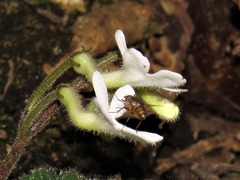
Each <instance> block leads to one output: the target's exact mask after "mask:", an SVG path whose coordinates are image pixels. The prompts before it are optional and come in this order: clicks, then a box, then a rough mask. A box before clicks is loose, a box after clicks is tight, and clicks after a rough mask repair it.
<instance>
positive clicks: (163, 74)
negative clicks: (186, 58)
mask: <svg viewBox="0 0 240 180" xmlns="http://www.w3.org/2000/svg"><path fill="white" fill-rule="evenodd" d="M127 83H128V84H131V85H132V86H133V87H136V86H138V87H159V88H163V89H166V90H168V91H172V92H185V91H186V90H185V89H184V90H181V89H178V90H179V91H176V90H175V89H176V88H175V87H178V86H182V85H184V84H185V83H186V79H184V78H183V77H182V75H180V74H178V73H175V72H172V71H168V70H161V71H159V72H157V73H154V74H146V75H145V76H144V77H141V78H139V77H136V76H131V79H129V80H128V82H127Z"/></svg>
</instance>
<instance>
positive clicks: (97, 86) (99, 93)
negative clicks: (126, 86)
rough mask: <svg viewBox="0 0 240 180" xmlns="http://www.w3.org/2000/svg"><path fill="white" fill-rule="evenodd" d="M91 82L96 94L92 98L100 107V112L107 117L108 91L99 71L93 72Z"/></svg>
mask: <svg viewBox="0 0 240 180" xmlns="http://www.w3.org/2000/svg"><path fill="white" fill-rule="evenodd" d="M92 83H93V88H94V91H95V94H96V98H95V99H94V100H95V102H96V103H97V104H98V107H99V108H100V109H101V111H102V113H103V114H104V115H105V116H106V117H109V113H108V109H109V104H108V92H107V87H106V84H105V82H104V79H103V77H102V75H101V74H100V72H98V71H95V72H94V73H93V78H92Z"/></svg>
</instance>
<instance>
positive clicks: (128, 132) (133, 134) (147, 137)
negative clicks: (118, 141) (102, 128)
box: [114, 121, 163, 144]
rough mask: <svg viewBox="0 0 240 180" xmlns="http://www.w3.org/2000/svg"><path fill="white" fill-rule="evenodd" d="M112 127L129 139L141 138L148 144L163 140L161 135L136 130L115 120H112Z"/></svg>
mask: <svg viewBox="0 0 240 180" xmlns="http://www.w3.org/2000/svg"><path fill="white" fill-rule="evenodd" d="M114 127H115V129H116V130H118V131H121V132H122V133H123V134H124V135H125V136H127V137H129V138H130V139H135V140H137V141H139V140H142V141H145V142H147V143H150V144H156V143H157V142H160V141H162V140H163V137H162V136H160V135H158V134H155V133H149V132H144V131H136V130H135V129H131V128H129V127H127V126H124V125H122V124H120V123H118V122H117V121H116V122H115V121H114Z"/></svg>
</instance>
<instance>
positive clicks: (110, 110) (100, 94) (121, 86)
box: [59, 30, 187, 144]
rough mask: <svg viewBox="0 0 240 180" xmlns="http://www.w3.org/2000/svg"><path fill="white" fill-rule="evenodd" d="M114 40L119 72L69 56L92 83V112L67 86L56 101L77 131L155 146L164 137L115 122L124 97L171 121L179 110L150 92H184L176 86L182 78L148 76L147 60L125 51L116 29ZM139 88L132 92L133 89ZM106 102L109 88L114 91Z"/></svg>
mask: <svg viewBox="0 0 240 180" xmlns="http://www.w3.org/2000/svg"><path fill="white" fill-rule="evenodd" d="M115 39H116V42H117V45H118V48H119V50H120V53H121V55H122V60H123V66H122V68H121V69H119V70H115V71H110V72H100V71H101V70H100V69H98V68H97V66H96V62H95V61H94V60H93V59H92V58H91V56H90V55H89V54H87V53H79V54H76V55H75V56H73V57H72V59H71V60H72V64H73V69H74V70H75V71H76V72H78V73H80V74H82V75H85V76H86V78H87V79H88V80H89V81H90V82H91V83H92V85H93V88H94V91H95V96H96V97H95V98H94V100H93V102H94V107H95V109H93V110H89V109H85V108H84V107H82V104H81V97H80V96H79V95H78V94H77V93H76V92H75V91H74V90H73V88H72V87H70V86H62V87H60V88H59V99H60V101H61V102H62V104H63V105H65V107H66V108H67V110H68V114H69V116H70V118H71V120H72V122H73V123H74V124H75V125H76V126H77V127H79V128H81V129H85V130H91V131H95V132H103V133H106V134H111V135H113V136H118V137H121V138H126V139H128V140H130V141H141V142H146V143H149V144H156V143H157V142H160V141H162V139H163V137H162V136H160V135H158V134H156V133H150V132H145V131H138V130H135V129H131V128H129V127H127V126H124V125H122V124H121V123H119V122H118V121H117V120H118V118H120V117H122V116H123V115H124V114H125V113H126V111H129V108H127V107H126V103H125V100H126V97H129V96H133V97H134V96H139V97H140V98H141V99H142V100H143V101H144V102H145V103H146V104H149V105H151V104H153V105H154V106H150V107H151V108H152V110H153V111H154V112H155V113H156V114H157V115H158V116H159V117H161V118H162V119H164V120H167V121H171V120H175V119H176V118H177V117H178V116H179V108H178V106H176V105H175V104H174V103H172V102H171V101H169V100H168V99H165V98H163V97H161V96H159V95H158V94H156V93H154V91H151V90H149V89H163V90H165V91H169V92H175V93H181V92H186V91H187V90H186V89H181V88H179V87H181V86H183V85H184V84H185V83H186V79H184V78H183V77H182V75H180V74H178V73H175V72H172V71H169V70H160V71H158V72H156V73H153V74H150V73H149V69H150V63H149V60H148V59H147V58H146V57H145V56H144V55H143V54H142V53H141V52H140V51H138V50H136V49H135V48H128V47H127V45H126V40H125V36H124V34H123V32H122V31H121V30H117V31H116V33H115ZM136 87H137V88H138V89H137V90H136V92H135V90H134V88H136ZM116 88H118V89H117V90H116V92H115V94H114V95H113V97H112V100H111V101H110V103H109V95H108V89H116Z"/></svg>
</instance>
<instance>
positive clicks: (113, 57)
mask: <svg viewBox="0 0 240 180" xmlns="http://www.w3.org/2000/svg"><path fill="white" fill-rule="evenodd" d="M117 60H119V55H118V53H117V52H116V51H113V52H110V53H108V54H107V55H106V56H104V57H103V58H101V59H99V60H97V61H96V62H97V67H98V68H104V67H106V66H107V65H109V64H111V63H114V62H116V61H117Z"/></svg>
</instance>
